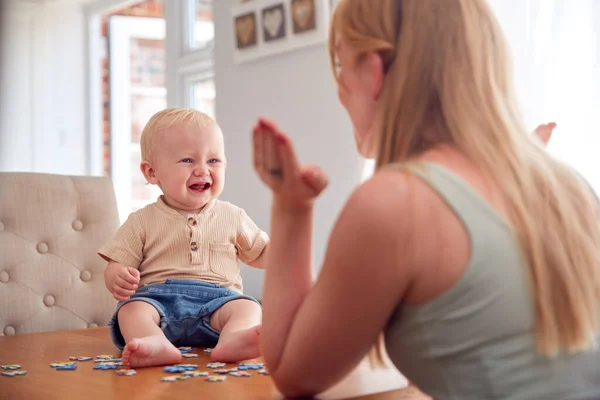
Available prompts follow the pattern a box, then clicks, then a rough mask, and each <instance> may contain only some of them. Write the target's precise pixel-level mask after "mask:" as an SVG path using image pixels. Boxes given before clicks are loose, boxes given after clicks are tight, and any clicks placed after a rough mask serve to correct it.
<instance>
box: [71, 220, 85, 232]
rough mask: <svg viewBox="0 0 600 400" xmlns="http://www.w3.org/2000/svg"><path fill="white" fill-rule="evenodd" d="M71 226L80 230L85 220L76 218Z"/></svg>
mask: <svg viewBox="0 0 600 400" xmlns="http://www.w3.org/2000/svg"><path fill="white" fill-rule="evenodd" d="M71 226H72V227H73V229H74V230H76V231H80V230H82V229H83V222H81V221H80V220H78V219H76V220H75V221H73V223H72V224H71Z"/></svg>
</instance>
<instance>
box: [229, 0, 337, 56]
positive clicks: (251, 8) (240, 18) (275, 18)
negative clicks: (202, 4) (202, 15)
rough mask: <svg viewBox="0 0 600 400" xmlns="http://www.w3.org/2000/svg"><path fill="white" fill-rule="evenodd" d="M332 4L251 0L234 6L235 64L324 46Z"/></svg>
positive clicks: (329, 1) (315, 0)
mask: <svg viewBox="0 0 600 400" xmlns="http://www.w3.org/2000/svg"><path fill="white" fill-rule="evenodd" d="M332 4H333V3H332V0H252V1H247V2H244V3H241V4H236V5H234V6H233V8H232V11H231V17H232V24H233V30H234V37H235V43H234V48H233V55H234V63H236V64H241V63H245V62H249V61H253V60H257V59H260V58H263V57H270V56H273V55H276V54H281V53H285V52H289V51H295V50H299V49H301V48H305V47H308V46H313V45H316V44H322V43H325V42H326V41H327V37H328V34H329V22H330V21H329V20H330V13H331V7H332Z"/></svg>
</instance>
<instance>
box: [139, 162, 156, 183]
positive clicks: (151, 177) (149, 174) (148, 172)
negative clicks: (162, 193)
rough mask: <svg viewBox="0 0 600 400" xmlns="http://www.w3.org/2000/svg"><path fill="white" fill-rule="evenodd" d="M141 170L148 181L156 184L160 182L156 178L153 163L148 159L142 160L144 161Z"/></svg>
mask: <svg viewBox="0 0 600 400" xmlns="http://www.w3.org/2000/svg"><path fill="white" fill-rule="evenodd" d="M140 170H141V171H142V174H144V178H146V180H147V181H148V183H151V184H153V185H156V184H157V183H158V179H157V178H156V172H155V171H154V168H152V165H151V164H150V163H149V162H148V161H145V160H144V161H142V163H141V164H140Z"/></svg>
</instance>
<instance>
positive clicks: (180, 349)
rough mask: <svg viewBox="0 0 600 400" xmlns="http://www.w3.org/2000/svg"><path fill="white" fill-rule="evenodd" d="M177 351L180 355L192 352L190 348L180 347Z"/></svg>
mask: <svg viewBox="0 0 600 400" xmlns="http://www.w3.org/2000/svg"><path fill="white" fill-rule="evenodd" d="M179 351H180V352H181V353H190V352H191V351H192V348H191V347H180V348H179Z"/></svg>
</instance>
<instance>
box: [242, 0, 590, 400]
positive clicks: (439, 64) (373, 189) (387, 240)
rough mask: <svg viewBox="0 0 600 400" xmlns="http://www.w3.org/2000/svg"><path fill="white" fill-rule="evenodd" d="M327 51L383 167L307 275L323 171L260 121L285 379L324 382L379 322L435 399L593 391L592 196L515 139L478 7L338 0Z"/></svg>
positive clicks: (272, 307)
mask: <svg viewBox="0 0 600 400" xmlns="http://www.w3.org/2000/svg"><path fill="white" fill-rule="evenodd" d="M330 51H331V55H332V62H333V64H334V67H335V68H334V69H335V72H336V78H337V80H338V84H339V98H340V101H341V102H342V104H343V105H344V107H345V108H346V110H347V111H348V114H349V115H350V118H351V120H352V123H353V125H354V128H355V138H356V143H357V147H358V149H359V151H360V153H361V154H362V155H363V156H366V157H375V158H376V160H377V170H376V173H375V175H374V176H373V178H372V179H370V180H369V181H367V182H365V183H364V184H362V185H361V186H360V187H359V188H358V189H357V190H356V191H355V192H354V193H353V195H352V196H351V197H350V199H349V200H348V202H347V204H346V205H345V207H344V209H343V211H342V213H341V215H340V216H339V219H338V221H337V223H336V225H335V228H334V230H333V232H332V235H331V239H330V241H329V245H328V248H327V254H326V257H325V262H324V265H323V267H322V270H321V273H320V276H319V278H318V279H317V280H316V282H314V281H313V278H312V275H311V266H310V260H311V251H310V250H311V223H312V222H311V220H312V214H313V201H314V199H315V197H316V196H317V195H318V194H319V193H320V192H321V191H322V190H323V189H324V187H325V186H326V184H327V181H326V178H325V176H324V174H323V173H322V172H321V170H320V169H318V168H317V167H314V166H302V165H300V164H299V163H298V161H297V158H296V155H295V153H294V151H293V148H292V144H291V141H290V139H289V138H288V136H286V135H285V134H283V133H282V132H281V131H280V130H279V129H278V128H277V127H276V126H275V125H274V124H273V123H271V122H269V121H266V120H261V121H259V123H258V124H257V126H256V127H255V129H254V151H255V168H256V170H257V172H258V173H259V175H260V177H261V179H262V180H263V181H264V182H265V183H266V184H267V185H268V186H269V187H270V188H271V190H272V191H273V205H272V221H271V224H272V225H271V237H272V244H271V246H272V247H271V251H270V254H269V260H268V266H267V271H266V281H265V286H264V296H263V301H264V320H263V328H262V336H261V340H262V346H263V353H264V357H265V361H266V363H267V366H268V367H269V370H270V372H271V374H272V375H273V378H274V380H275V382H276V384H277V386H278V387H279V388H280V390H281V391H282V392H283V393H284V394H286V395H288V396H301V395H312V394H315V393H318V392H321V391H323V390H325V389H327V388H328V387H330V386H332V385H333V384H334V383H335V382H337V381H338V380H339V379H341V378H342V377H343V376H344V375H345V374H347V373H348V372H349V371H350V370H351V369H352V368H353V367H354V366H355V365H356V364H357V363H358V362H359V361H360V360H361V359H362V358H363V357H364V356H365V355H366V354H367V353H368V352H369V350H370V349H372V348H373V346H376V347H380V346H381V342H380V341H379V340H378V339H379V338H380V336H381V333H383V337H384V339H385V345H386V347H387V350H388V352H389V355H390V357H391V359H392V361H393V362H394V364H395V365H396V366H397V367H398V369H399V370H400V371H402V373H403V374H405V375H406V376H407V377H408V378H409V379H410V380H411V381H413V382H415V383H416V384H417V386H419V387H420V388H421V389H422V390H423V391H425V392H426V393H428V394H430V395H432V396H433V397H434V398H436V399H461V400H465V399H487V398H502V399H592V398H594V399H597V398H600V367H599V366H600V353H599V352H597V351H595V350H594V349H593V345H594V344H595V343H596V341H597V340H598V338H599V335H598V322H599V317H600V313H599V293H600V268H599V266H600V265H599V261H600V250H599V246H598V245H599V243H600V242H599V238H600V235H599V233H600V232H599V229H598V225H597V222H596V215H595V206H596V204H595V200H594V198H593V195H592V194H591V193H590V191H589V190H588V187H587V186H586V184H585V183H583V182H582V181H581V180H580V179H579V178H578V176H577V175H576V174H575V173H574V172H573V171H572V170H570V169H569V168H568V167H567V166H565V165H563V164H561V163H559V162H558V161H557V160H555V159H553V158H552V157H551V156H550V155H549V154H548V153H546V152H545V151H544V150H543V147H542V145H541V144H540V143H539V141H538V140H534V139H532V137H531V136H530V135H527V134H526V133H525V129H524V127H523V122H522V120H521V117H520V115H519V110H518V109H517V105H516V104H517V103H516V101H515V98H514V93H513V87H512V82H511V80H510V74H509V62H508V57H507V52H506V46H505V40H504V37H503V35H502V32H501V30H500V28H499V27H498V22H497V21H496V19H495V18H494V16H493V14H492V12H491V11H490V8H489V6H488V4H487V2H486V1H485V0H443V1H440V0H341V2H340V4H339V6H338V8H337V10H336V12H335V15H334V18H333V24H332V28H331V42H330ZM333 156H335V155H333V154H332V157H333Z"/></svg>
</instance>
